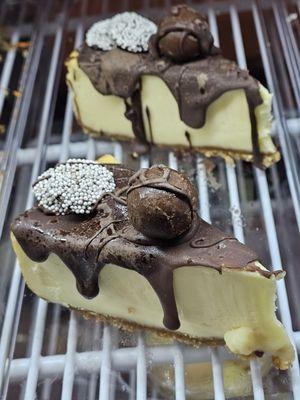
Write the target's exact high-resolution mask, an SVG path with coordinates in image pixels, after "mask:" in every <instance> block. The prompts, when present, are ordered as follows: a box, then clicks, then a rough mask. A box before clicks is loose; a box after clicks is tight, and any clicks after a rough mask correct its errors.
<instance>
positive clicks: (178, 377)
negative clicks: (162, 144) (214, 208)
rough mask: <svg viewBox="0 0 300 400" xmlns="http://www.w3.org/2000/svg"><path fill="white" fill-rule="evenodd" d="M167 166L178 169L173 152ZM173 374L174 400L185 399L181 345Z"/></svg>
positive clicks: (178, 347)
mask: <svg viewBox="0 0 300 400" xmlns="http://www.w3.org/2000/svg"><path fill="white" fill-rule="evenodd" d="M169 166H170V168H173V169H176V170H177V169H178V162H177V157H176V156H175V154H174V153H173V152H170V153H169ZM173 354H174V372H175V397H176V400H184V399H185V374H184V362H183V355H182V351H181V345H179V344H178V343H176V342H175V343H174V350H173Z"/></svg>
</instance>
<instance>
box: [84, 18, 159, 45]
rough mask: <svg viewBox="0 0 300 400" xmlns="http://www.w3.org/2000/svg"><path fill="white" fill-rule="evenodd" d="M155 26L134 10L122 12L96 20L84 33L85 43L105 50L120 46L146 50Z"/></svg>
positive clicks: (154, 31)
mask: <svg viewBox="0 0 300 400" xmlns="http://www.w3.org/2000/svg"><path fill="white" fill-rule="evenodd" d="M156 31H157V26H156V25H155V24H154V23H153V22H152V21H150V20H149V19H147V18H145V17H142V16H141V15H139V14H137V13H135V12H124V13H121V14H117V15H115V16H114V17H112V18H110V19H106V20H104V21H99V22H96V23H95V24H94V25H93V26H92V27H91V28H90V29H89V30H88V31H87V34H86V43H87V45H88V46H90V47H93V46H95V47H98V48H99V49H101V50H104V51H107V50H111V49H113V48H114V47H117V46H118V47H121V48H122V49H124V50H128V51H130V52H133V53H139V52H143V51H147V50H148V46H149V39H150V36H152V35H153V34H154V33H156Z"/></svg>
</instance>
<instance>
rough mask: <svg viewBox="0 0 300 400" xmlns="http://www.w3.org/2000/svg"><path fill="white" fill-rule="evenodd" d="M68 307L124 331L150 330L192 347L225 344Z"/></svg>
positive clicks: (88, 317) (87, 317) (214, 339)
mask: <svg viewBox="0 0 300 400" xmlns="http://www.w3.org/2000/svg"><path fill="white" fill-rule="evenodd" d="M70 309H72V310H74V311H76V312H78V313H79V314H81V315H82V316H83V317H84V318H85V319H96V320H97V321H101V322H104V323H106V324H109V325H113V326H115V327H117V328H119V329H121V330H123V331H126V332H135V331H141V330H146V331H148V332H152V333H154V334H156V335H158V336H160V337H163V338H166V339H174V340H177V341H178V342H181V343H184V344H187V345H190V346H194V347H200V346H223V345H224V344H225V342H224V340H223V339H218V338H196V337H191V336H189V335H187V334H184V333H180V332H176V331H168V330H164V329H160V328H155V327H151V326H146V325H141V324H138V323H136V322H131V321H128V320H125V319H123V318H117V317H112V316H109V315H104V314H98V313H95V312H92V311H87V310H81V309H78V308H74V307H70Z"/></svg>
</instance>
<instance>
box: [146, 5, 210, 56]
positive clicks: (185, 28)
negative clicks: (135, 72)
mask: <svg viewBox="0 0 300 400" xmlns="http://www.w3.org/2000/svg"><path fill="white" fill-rule="evenodd" d="M213 41H214V39H213V36H212V34H211V33H210V31H209V28H208V24H207V22H206V19H205V18H204V16H203V15H202V14H200V13H198V12H197V11H195V10H193V9H192V8H189V7H187V6H184V5H181V6H175V7H172V9H171V13H170V15H167V16H165V17H164V18H162V20H161V21H160V23H159V25H158V30H157V33H156V34H155V35H153V36H152V37H151V40H150V52H151V53H152V54H153V55H154V56H165V57H167V58H170V59H171V60H172V61H175V62H185V61H192V60H195V59H200V58H204V57H206V56H208V55H209V54H211V52H212V49H213Z"/></svg>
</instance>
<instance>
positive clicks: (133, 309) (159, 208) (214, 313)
mask: <svg viewBox="0 0 300 400" xmlns="http://www.w3.org/2000/svg"><path fill="white" fill-rule="evenodd" d="M33 190H34V193H35V196H36V198H37V201H38V203H37V206H36V207H34V208H32V209H30V210H27V211H26V212H25V213H24V214H22V215H20V216H19V217H18V218H16V219H15V221H14V222H13V224H12V227H11V237H12V243H13V247H14V250H15V252H16V254H17V257H18V260H19V264H20V267H21V270H22V273H23V276H24V279H25V281H26V283H27V285H28V286H29V288H30V289H31V290H32V291H33V292H34V293H36V294H37V295H38V296H40V297H42V298H44V299H46V300H48V301H51V302H55V303H60V304H63V305H64V306H66V307H70V308H73V309H76V310H79V311H81V312H83V313H84V314H86V315H90V316H96V317H98V318H100V319H103V320H105V321H107V322H109V323H113V324H116V325H118V326H120V327H122V328H124V329H128V330H134V329H147V330H149V331H154V332H156V333H159V334H161V335H163V336H165V337H168V338H175V339H178V340H179V341H182V342H184V343H188V344H193V345H197V346H198V345H201V344H212V345H214V344H226V346H227V347H228V348H229V350H230V351H231V352H233V353H235V354H237V355H240V356H252V355H255V354H262V353H266V354H267V355H269V356H271V357H272V359H273V363H274V365H275V366H276V367H278V368H280V369H286V368H288V367H289V366H290V365H291V363H292V361H293V358H294V352H293V348H292V345H291V343H290V341H289V338H288V336H287V334H286V332H285V330H284V328H283V326H282V324H281V323H280V322H279V321H278V320H277V318H276V314H275V310H276V307H275V298H276V281H277V280H279V279H282V278H283V276H284V272H283V271H275V272H271V271H269V270H267V269H266V268H264V267H263V266H262V265H261V263H260V262H259V258H258V256H257V254H255V252H253V251H252V250H250V249H249V248H248V247H246V246H245V245H243V244H241V243H240V242H238V241H237V240H236V239H235V238H234V237H232V236H231V235H230V234H226V233H224V232H222V231H220V230H219V229H217V228H216V227H214V226H212V225H210V224H208V223H206V222H205V221H203V220H202V219H201V218H200V217H199V216H198V214H197V209H198V197H197V190H196V188H195V187H194V186H193V185H192V183H191V182H190V181H189V180H188V178H187V177H185V176H184V175H182V174H180V173H178V172H177V171H175V170H172V169H170V168H168V167H165V166H162V165H159V166H154V167H151V168H149V169H142V170H140V171H138V172H136V173H134V171H131V170H129V169H127V168H125V167H123V166H120V165H112V164H106V165H100V164H96V163H93V162H88V161H84V160H70V161H68V162H67V163H65V164H59V165H58V166H57V167H55V168H52V169H50V170H48V171H46V172H45V173H44V174H43V175H41V177H40V178H39V179H38V181H37V183H36V184H35V185H34V188H33Z"/></svg>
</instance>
